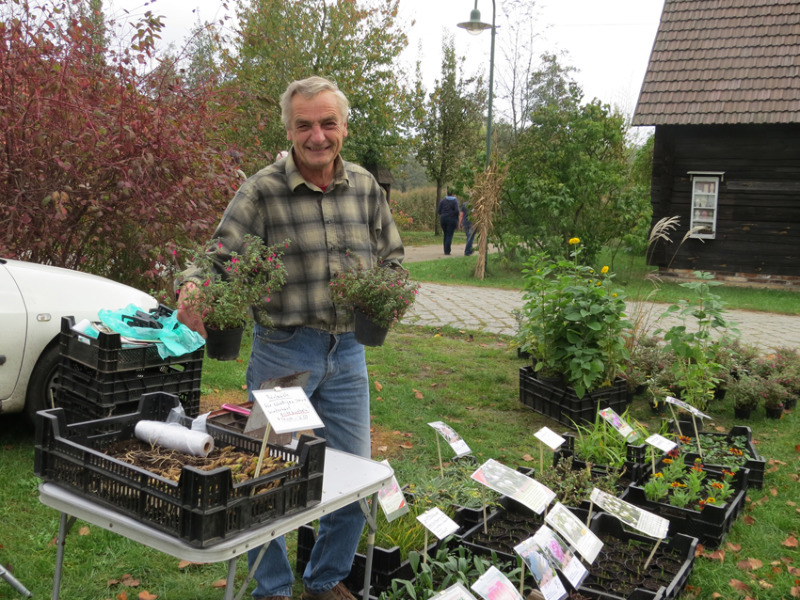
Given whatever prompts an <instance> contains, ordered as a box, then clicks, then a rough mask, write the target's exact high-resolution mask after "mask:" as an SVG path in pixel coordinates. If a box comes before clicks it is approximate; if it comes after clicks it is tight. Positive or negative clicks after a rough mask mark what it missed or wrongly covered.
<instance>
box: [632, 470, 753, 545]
mask: <svg viewBox="0 0 800 600" xmlns="http://www.w3.org/2000/svg"><path fill="white" fill-rule="evenodd" d="M661 469H662V464H661V463H659V464H658V465H657V466H656V470H657V471H660V470H661ZM706 472H707V473H708V476H709V477H712V478H719V477H721V475H719V474H717V473H714V471H713V470H709V469H706ZM749 476H750V471H749V469H739V470H738V471H737V473H736V475H735V476H734V479H733V488H734V490H735V491H734V494H733V496H732V497H731V499H730V500H729V501H728V502H727V503H726V504H725V505H723V506H717V505H713V504H706V506H705V507H704V508H703V510H695V509H693V508H680V507H677V506H672V505H670V504H668V503H666V502H653V501H651V500H648V499H647V497H646V495H645V493H644V484H645V483H646V481H647V478H648V477H650V473H649V472H648V473H647V474H646V475H645V476H644V477H643V478H642V479H641V480H640V481H639V482H637V484H635V485H630V486H628V488H627V489H626V490H625V491H624V492H623V493H622V495H621V496H620V497H621V498H622V499H623V500H625V501H626V502H629V503H631V504H635V505H636V506H639V507H641V508H644V509H645V510H648V511H650V512H652V513H654V514H657V515H659V516H661V517H664V518H665V519H667V520H668V521H669V523H670V525H669V531H670V534H673V533H683V534H685V535H689V536H694V537H697V538H698V539H699V540H700V543H702V544H704V545H705V546H708V547H716V546H719V545H720V544H721V543H722V541H723V540H724V539H725V536H727V535H728V532H729V531H730V529H731V526H732V525H733V522H734V521H735V520H736V519H737V518H738V516H739V515H740V514H741V512H742V509H743V508H744V502H745V496H746V494H747V482H748V478H749Z"/></svg>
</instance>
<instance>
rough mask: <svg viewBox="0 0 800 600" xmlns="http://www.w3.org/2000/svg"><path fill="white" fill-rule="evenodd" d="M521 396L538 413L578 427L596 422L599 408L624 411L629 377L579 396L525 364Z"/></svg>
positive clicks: (521, 373) (520, 376)
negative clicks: (538, 374)
mask: <svg viewBox="0 0 800 600" xmlns="http://www.w3.org/2000/svg"><path fill="white" fill-rule="evenodd" d="M519 399H520V402H522V403H523V404H524V405H525V406H527V407H528V408H531V409H533V410H534V411H535V412H538V413H539V414H542V415H544V416H546V417H550V418H551V419H553V420H555V421H558V422H559V423H561V424H562V425H566V426H567V427H574V426H575V424H576V423H578V424H581V423H594V420H595V416H596V415H597V411H598V410H599V409H601V408H613V409H614V410H615V411H617V412H623V411H624V410H625V406H626V404H627V401H628V394H627V385H626V383H625V380H624V379H617V380H616V381H615V382H614V384H613V385H612V386H610V387H607V388H603V389H600V390H597V391H595V392H590V393H587V394H586V395H585V396H583V398H578V395H577V393H576V392H575V390H574V389H573V388H571V387H567V386H564V385H562V384H560V383H550V382H548V381H544V380H542V379H538V378H536V377H535V375H534V372H533V368H532V367H521V368H520V370H519Z"/></svg>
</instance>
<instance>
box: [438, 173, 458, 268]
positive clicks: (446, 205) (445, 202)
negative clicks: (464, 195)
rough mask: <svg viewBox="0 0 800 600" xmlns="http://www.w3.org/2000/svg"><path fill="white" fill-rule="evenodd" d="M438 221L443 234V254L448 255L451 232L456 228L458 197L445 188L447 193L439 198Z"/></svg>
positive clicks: (451, 242)
mask: <svg viewBox="0 0 800 600" xmlns="http://www.w3.org/2000/svg"><path fill="white" fill-rule="evenodd" d="M437 212H438V213H439V222H440V223H441V224H442V234H443V235H444V254H445V256H450V250H451V246H452V244H453V234H454V233H455V232H456V229H457V228H458V198H456V197H455V196H454V195H452V194H451V192H450V188H447V195H446V196H445V197H444V198H442V199H441V200H439V208H438V209H437Z"/></svg>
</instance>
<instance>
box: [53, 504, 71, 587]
mask: <svg viewBox="0 0 800 600" xmlns="http://www.w3.org/2000/svg"><path fill="white" fill-rule="evenodd" d="M74 522H75V517H70V516H69V515H68V514H67V513H63V512H62V513H61V520H60V522H59V524H58V540H57V543H56V570H55V573H54V574H53V594H52V595H51V596H50V598H51V599H52V600H58V593H59V589H60V588H61V570H62V567H63V566H64V544H65V543H66V539H67V533H69V530H70V529H71V528H72V524H73V523H74Z"/></svg>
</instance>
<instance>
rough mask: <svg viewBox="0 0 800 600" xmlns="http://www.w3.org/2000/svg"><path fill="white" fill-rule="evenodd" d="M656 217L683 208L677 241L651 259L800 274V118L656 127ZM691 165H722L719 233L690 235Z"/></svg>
mask: <svg viewBox="0 0 800 600" xmlns="http://www.w3.org/2000/svg"><path fill="white" fill-rule="evenodd" d="M655 135H656V139H655V145H654V155H653V179H652V188H651V200H652V204H653V224H655V223H656V222H657V221H658V220H659V219H660V218H661V217H665V216H673V215H677V216H679V217H680V228H679V229H678V231H676V232H675V233H674V234H673V240H674V243H673V244H672V245H666V244H658V245H656V247H655V249H654V250H653V251H652V252H651V256H650V260H649V264H651V265H654V266H659V267H662V268H674V269H692V270H702V271H712V272H722V273H745V274H765V275H787V276H794V277H796V276H800V125H747V126H742V125H738V126H659V127H656V134H655ZM688 171H724V176H723V181H722V182H721V183H720V190H719V205H718V210H719V212H718V215H717V237H716V239H713V240H708V239H706V240H702V241H701V240H699V239H688V240H686V242H685V243H684V244H683V245H681V246H679V242H680V240H681V239H682V238H683V236H684V234H685V233H686V231H687V230H688V228H689V208H690V203H691V193H692V192H691V177H690V176H689V175H688V173H687V172H688Z"/></svg>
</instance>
